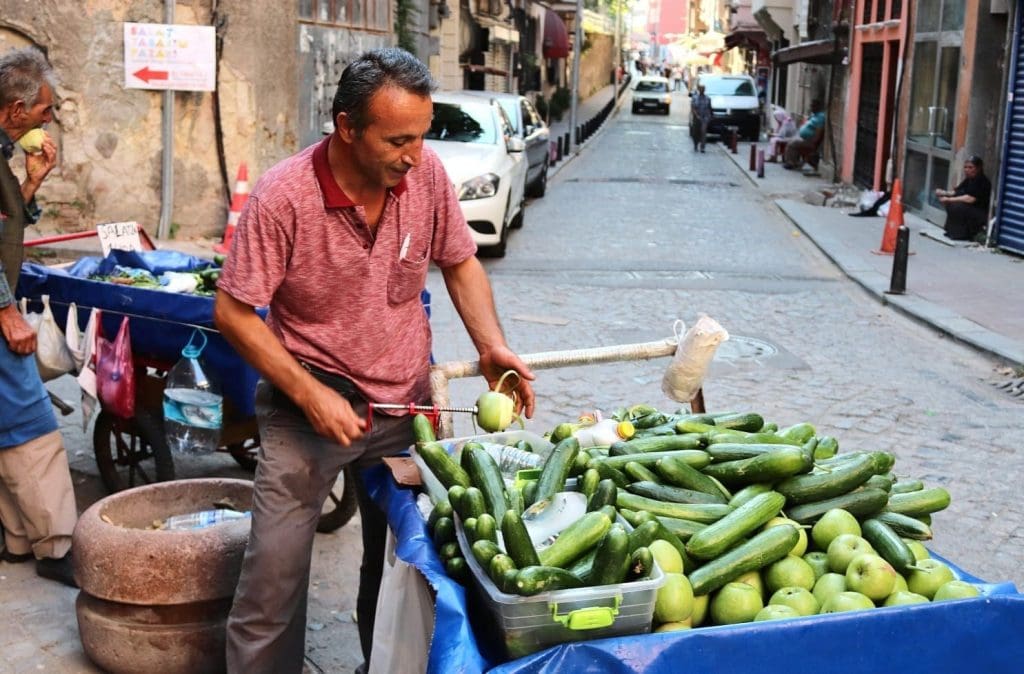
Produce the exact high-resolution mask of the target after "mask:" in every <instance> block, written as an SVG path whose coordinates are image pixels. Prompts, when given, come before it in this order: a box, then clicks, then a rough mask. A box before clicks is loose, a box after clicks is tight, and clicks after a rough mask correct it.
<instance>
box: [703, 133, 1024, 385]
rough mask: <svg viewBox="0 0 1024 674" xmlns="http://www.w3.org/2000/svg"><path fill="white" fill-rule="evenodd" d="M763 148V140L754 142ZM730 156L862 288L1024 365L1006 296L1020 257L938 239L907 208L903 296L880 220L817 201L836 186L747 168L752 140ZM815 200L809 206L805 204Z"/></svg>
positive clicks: (1019, 322)
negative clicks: (893, 285)
mask: <svg viewBox="0 0 1024 674" xmlns="http://www.w3.org/2000/svg"><path fill="white" fill-rule="evenodd" d="M757 145H758V147H760V148H762V149H765V148H766V146H767V144H766V143H760V144H757ZM717 148H718V150H719V151H721V152H722V153H724V154H725V155H726V156H727V157H729V158H730V159H731V160H732V161H733V162H734V163H735V164H736V165H737V168H739V170H740V171H742V172H743V174H744V175H746V176H747V177H748V178H749V179H750V181H751V183H753V184H754V185H755V186H757V187H758V189H760V190H762V191H763V192H765V193H766V194H769V195H771V196H772V197H773V198H775V204H776V205H777V206H778V207H779V208H780V209H781V210H782V212H783V213H784V214H785V215H786V217H788V218H789V219H790V220H791V221H792V222H793V224H794V225H796V226H797V228H798V229H799V230H800V231H801V232H803V234H804V235H806V236H808V237H809V238H810V239H811V240H812V241H813V242H814V244H815V245H816V246H818V248H820V249H821V251H822V252H824V253H825V255H827V256H828V258H829V259H831V260H832V261H833V262H834V263H835V264H836V265H837V266H838V267H839V268H840V269H842V270H843V272H844V273H845V274H846V275H847V276H849V277H850V278H851V279H853V280H854V281H855V282H857V283H858V284H859V285H860V286H861V287H863V288H864V289H865V290H866V291H867V292H869V293H870V294H872V295H873V296H875V297H876V298H878V300H879V301H881V302H882V303H883V304H888V305H891V306H893V307H894V308H896V309H897V310H899V311H901V312H903V313H904V314H907V315H908V316H911V317H913V318H915V319H917V320H920V321H922V322H924V323H926V324H928V325H930V326H932V327H934V328H935V329H937V330H939V331H940V332H942V333H944V334H946V335H949V336H950V337H953V338H955V339H957V340H959V341H962V342H964V343H966V344H970V345H971V346H973V347H975V348H977V349H980V350H982V351H985V352H988V353H990V354H992V355H993V356H996V357H998V358H1000V359H1002V360H1004V361H1006V362H1007V363H1009V364H1012V365H1014V366H1017V367H1024V314H1021V312H1019V311H1012V310H1009V306H1008V302H1007V298H1010V297H1017V296H1019V295H1020V293H1021V291H1024V258H1021V257H1018V256H1015V255H1012V254H1005V253H1003V252H1001V251H1000V250H998V249H995V248H985V247H983V246H980V245H976V244H965V243H963V242H952V241H949V240H948V239H944V237H943V236H942V228H941V227H938V226H936V225H934V224H932V223H930V222H928V221H926V220H924V219H922V218H920V217H917V216H916V215H913V214H911V213H906V214H905V216H904V224H906V225H907V227H908V228H909V229H910V234H911V236H910V253H911V254H910V257H909V259H908V263H907V288H906V294H903V295H892V294H888V292H887V291H888V290H889V288H890V280H891V274H892V265H893V256H892V255H881V254H878V253H877V252H875V251H877V250H878V249H879V247H880V244H881V240H882V233H883V230H884V228H885V218H882V217H874V218H852V217H850V216H849V213H852V212H855V211H856V210H857V209H856V207H850V208H832V207H828V206H823V205H822V204H823V203H824V201H825V197H826V193H831V192H835V190H836V187H835V186H833V185H830V184H828V183H825V182H823V181H822V179H821V178H816V177H808V176H804V175H802V174H801V173H800V172H798V171H787V170H785V169H783V168H782V165H781V164H772V163H766V164H765V177H764V178H758V177H756V173H755V172H753V171H750V170H749V167H750V165H749V151H750V143H740V144H739V147H738V148H737V150H738V152H737V153H736V154H732V153H731V152H730V151H729V150H728V148H727V147H725V146H724V145H718V146H717ZM811 202H814V203H811Z"/></svg>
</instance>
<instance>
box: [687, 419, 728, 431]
mask: <svg viewBox="0 0 1024 674" xmlns="http://www.w3.org/2000/svg"><path fill="white" fill-rule="evenodd" d="M721 430H722V429H721V428H718V427H717V426H715V424H714V419H712V420H711V421H710V422H706V421H703V420H700V419H694V420H689V419H683V420H682V421H680V422H679V423H677V424H676V433H679V434H680V435H683V434H685V433H701V434H707V433H715V432H718V431H721Z"/></svg>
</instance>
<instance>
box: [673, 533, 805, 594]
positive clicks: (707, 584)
mask: <svg viewBox="0 0 1024 674" xmlns="http://www.w3.org/2000/svg"><path fill="white" fill-rule="evenodd" d="M799 540H800V533H799V532H798V531H797V529H796V527H794V526H792V525H789V524H780V525H778V526H774V527H769V528H767V529H765V530H764V531H762V532H761V533H759V534H757V535H756V536H754V537H753V538H751V539H750V540H749V541H746V542H745V543H741V544H739V545H738V546H736V547H735V548H733V549H732V550H730V551H728V552H726V553H725V554H724V555H721V556H720V557H718V558H716V559H713V560H711V561H710V562H708V563H706V564H704V566H701V567H700V568H698V569H696V570H695V571H693V572H692V573H690V574H689V575H688V578H689V579H690V585H691V586H692V587H693V594H694V595H695V596H701V595H705V594H708V593H709V592H713V591H714V590H717V589H718V588H720V587H722V586H723V585H725V584H726V583H731V582H732V581H734V580H736V579H737V578H739V577H740V576H742V575H743V574H745V573H749V572H750V571H757V570H759V569H762V568H764V567H766V566H768V565H769V564H771V563H772V562H776V561H778V560H780V559H782V558H783V557H785V556H786V555H788V554H789V552H790V550H792V549H793V546H795V545H796V544H797V542H798V541H799Z"/></svg>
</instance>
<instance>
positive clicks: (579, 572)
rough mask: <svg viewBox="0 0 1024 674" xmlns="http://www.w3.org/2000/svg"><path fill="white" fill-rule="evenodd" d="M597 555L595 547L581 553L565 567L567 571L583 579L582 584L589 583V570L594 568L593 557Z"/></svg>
mask: <svg viewBox="0 0 1024 674" xmlns="http://www.w3.org/2000/svg"><path fill="white" fill-rule="evenodd" d="M596 555H597V547H596V546H595V547H594V549H593V550H591V551H590V552H588V553H587V554H585V555H583V556H582V557H580V558H579V559H577V560H576V561H575V562H573V563H572V564H570V565H569V568H568V569H566V571H568V572H569V573H571V574H572V575H574V576H576V577H577V578H579V579H580V580H582V581H583V584H584V585H590V572H591V571H592V570H593V569H594V557H595V556H596Z"/></svg>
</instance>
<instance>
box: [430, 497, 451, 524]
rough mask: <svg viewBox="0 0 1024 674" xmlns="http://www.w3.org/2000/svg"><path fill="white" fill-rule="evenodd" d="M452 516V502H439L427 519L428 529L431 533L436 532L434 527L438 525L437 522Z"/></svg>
mask: <svg viewBox="0 0 1024 674" xmlns="http://www.w3.org/2000/svg"><path fill="white" fill-rule="evenodd" d="M451 516H452V504H451V502H450V501H438V502H437V503H435V504H434V509H433V510H431V511H430V516H429V517H427V528H428V529H430V531H434V525H435V524H437V520H439V519H441V518H442V517H451Z"/></svg>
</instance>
